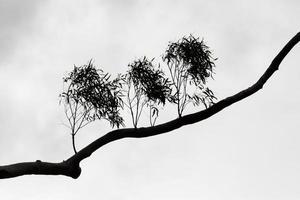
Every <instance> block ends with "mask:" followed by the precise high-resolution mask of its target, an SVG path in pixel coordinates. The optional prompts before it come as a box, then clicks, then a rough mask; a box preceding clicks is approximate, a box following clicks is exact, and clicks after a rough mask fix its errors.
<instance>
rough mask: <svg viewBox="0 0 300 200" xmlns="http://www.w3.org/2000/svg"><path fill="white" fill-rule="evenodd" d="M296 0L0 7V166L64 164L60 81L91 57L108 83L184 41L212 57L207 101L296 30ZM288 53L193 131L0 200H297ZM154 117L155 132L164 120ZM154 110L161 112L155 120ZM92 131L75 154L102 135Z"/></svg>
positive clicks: (5, 185) (118, 151)
mask: <svg viewBox="0 0 300 200" xmlns="http://www.w3.org/2000/svg"><path fill="white" fill-rule="evenodd" d="M299 19H300V1H298V0H289V1H284V0H273V1H271V0H266V1H259V0H251V1H243V0H239V1H237V0H236V1H234V0H231V1H217V0H210V1H202V0H187V1H179V0H160V1H158V0H152V1H150V0H149V1H146V0H144V1H142V0H141V1H139V0H127V1H121V0H114V1H109V0H85V1H83V0H82V1H80V0H78V1H71V0H70V1H67V0H66V1H58V0H45V1H37V0H27V1H21V0H19V1H17V0H0V30H1V31H0V58H1V59H0V99H1V104H0V120H1V134H0V151H1V152H2V153H1V154H0V164H10V163H12V162H21V161H34V160H36V159H40V160H45V161H61V160H62V159H66V158H68V157H69V156H70V155H71V154H72V148H71V144H70V142H71V141H70V136H69V135H68V130H66V129H65V128H64V126H62V125H61V122H62V121H63V120H64V118H63V110H62V108H61V107H60V106H59V105H58V94H59V92H60V91H61V89H62V79H61V78H62V77H63V76H64V75H65V74H66V72H67V71H70V70H71V69H72V66H73V64H76V65H81V64H85V63H86V62H87V61H88V60H89V59H91V58H93V59H94V60H95V64H96V65H97V66H100V67H101V68H103V69H104V70H105V71H107V72H110V73H113V74H116V73H121V72H124V71H125V70H126V67H127V64H128V63H129V62H131V61H132V60H133V59H135V58H139V57H141V56H144V55H146V56H148V57H157V58H158V59H157V61H159V57H160V56H161V55H162V54H163V52H164V50H165V49H166V46H167V44H168V42H169V41H174V40H177V39H179V38H180V37H182V36H184V35H188V34H190V33H192V34H194V35H195V36H199V37H200V38H202V37H203V38H204V39H205V41H206V42H207V44H208V45H209V46H210V47H211V49H212V50H213V53H214V56H215V57H218V58H219V59H218V60H217V62H216V65H217V68H216V75H215V81H210V85H211V87H212V88H213V89H214V91H215V93H216V95H217V96H218V97H219V99H222V98H224V97H226V96H229V95H232V94H234V93H235V92H238V91H239V90H241V89H244V88H246V87H248V86H249V85H250V84H252V83H254V82H255V81H256V80H257V79H258V77H259V76H260V75H261V74H262V73H263V72H264V70H265V69H266V68H267V66H268V65H269V63H270V62H271V60H272V59H273V57H274V56H275V55H276V54H277V52H278V51H279V50H280V49H281V48H282V47H283V45H284V44H285V43H286V42H287V41H288V40H289V39H290V38H291V37H292V36H293V35H295V34H296V33H297V32H298V31H299V25H300V24H299ZM299 55H300V48H299V46H297V47H295V48H294V49H293V51H292V52H291V53H290V54H289V55H288V56H287V57H286V59H285V60H284V62H283V63H282V65H281V67H280V70H279V71H277V72H276V74H275V75H274V76H273V77H272V78H271V80H270V81H269V82H268V83H267V84H266V86H265V87H264V89H263V90H262V91H260V92H259V93H257V94H255V95H253V96H251V97H250V98H248V99H246V100H244V101H242V102H240V103H238V104H236V105H233V106H231V107H230V108H227V109H226V110H224V111H222V112H221V113H219V114H217V115H216V116H213V117H212V118H210V119H208V120H206V121H203V122H201V123H198V124H195V125H191V126H188V127H184V128H181V129H179V130H176V131H173V132H172V133H168V134H165V135H162V136H157V137H152V138H146V139H141V140H136V139H125V140H122V141H117V142H114V143H111V144H109V145H107V146H105V147H103V148H101V149H100V150H98V151H97V152H96V153H95V154H93V155H92V157H91V158H88V159H87V160H85V161H84V162H83V163H82V169H83V172H82V175H81V177H80V178H79V179H78V180H72V179H70V178H67V177H60V176H57V177H55V176H53V177H47V176H25V177H19V178H15V179H11V180H2V181H0V195H1V197H2V198H3V199H8V200H10V199H12V200H13V199H20V198H23V199H24V198H25V199H31V200H34V199H72V200H77V199H83V198H87V197H88V199H99V198H101V199H112V200H113V199H128V200H133V199H137V200H139V199H143V200H147V199H155V200H160V199H162V200H166V199H172V200H175V199H180V200H181V199H185V200H194V199H207V200H215V199H216V200H219V199H228V200H229V199H230V200H234V199H237V200H241V199H247V200H248V199H249V200H250V199H255V200H259V199H264V200H266V199H272V200H277V199H291V200H292V199H299V198H300V192H299V188H300V159H299V153H300V145H299V144H300V135H299V134H298V133H299V131H298V130H299V127H298V126H297V125H298V123H299V116H300V106H299V99H300V86H299V85H300V83H299V77H300V68H299V65H300V59H299ZM172 111H173V110H172V109H171V110H165V114H162V117H161V118H160V119H159V120H160V122H164V121H167V120H169V119H172V118H174V117H176V114H175V111H174V115H173V116H171V115H170V113H171V112H172ZM162 112H163V111H162ZM109 130H110V129H109V127H108V125H107V124H106V123H96V124H94V125H92V126H90V127H88V128H86V129H85V130H83V131H82V132H80V133H79V134H80V135H78V139H77V141H78V146H79V148H81V147H84V146H85V145H86V144H88V143H89V142H91V141H93V140H94V139H96V138H98V137H99V136H101V135H103V134H104V133H106V132H107V131H109Z"/></svg>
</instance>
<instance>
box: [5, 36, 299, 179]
mask: <svg viewBox="0 0 300 200" xmlns="http://www.w3.org/2000/svg"><path fill="white" fill-rule="evenodd" d="M299 41H300V33H298V34H297V35H295V36H294V37H293V38H292V39H291V40H290V41H289V42H288V43H287V44H286V45H285V46H284V47H283V49H282V50H281V51H280V52H279V54H278V55H277V56H276V57H275V58H274V60H273V61H272V63H271V65H270V66H269V67H268V69H267V70H266V71H265V73H264V74H263V75H262V76H261V77H260V79H259V80H258V81H257V82H256V83H255V84H253V85H252V86H251V87H249V88H247V89H245V90H242V91H241V92H239V93H237V94H235V95H233V96H230V97H227V98H225V99H223V100H221V101H219V102H218V103H216V104H214V105H213V106H211V107H209V108H207V109H206V110H203V111H200V112H197V113H193V114H189V115H186V116H183V117H180V118H178V119H175V120H172V121H169V122H167V123H164V124H160V125H157V126H151V127H146V128H125V129H118V130H114V131H111V132H109V133H107V134H105V135H104V136H102V137H100V138H99V139H97V140H95V141H94V142H92V143H91V144H89V145H88V146H86V147H85V148H83V149H82V150H80V151H79V152H78V153H77V154H75V155H73V156H72V157H70V158H69V159H68V160H67V161H65V162H62V163H45V162H28V163H18V164H13V165H6V166H1V167H0V178H12V177H16V176H21V175H29V174H37V175H41V174H43V175H65V176H70V177H72V178H77V177H78V176H79V175H80V168H79V163H80V162H81V161H82V160H83V159H85V158H87V157H89V156H90V155H91V154H92V153H93V152H95V151H96V150H97V149H99V148H100V147H102V146H103V145H105V144H108V143H109V142H112V141H115V140H118V139H122V138H143V137H149V136H154V135H159V134H163V133H167V132H170V131H173V130H175V129H178V128H180V127H181V126H184V125H188V124H193V123H197V122H200V121H202V120H205V119H207V118H209V117H211V116H212V115H214V114H216V113H218V112H219V111H221V110H223V109H224V108H226V107H228V106H230V105H232V104H233V103H236V102H238V101H240V100H242V99H244V98H247V97H248V96H250V95H252V94H254V93H256V92H257V91H258V90H260V89H262V87H263V85H264V84H265V83H266V82H267V80H268V79H269V78H270V77H271V76H272V75H273V73H274V72H275V71H276V70H278V67H279V65H280V63H281V62H282V60H283V59H284V57H285V56H286V55H287V54H288V53H289V52H290V50H291V49H292V48H293V47H294V46H295V45H296V44H297V43H298V42H299Z"/></svg>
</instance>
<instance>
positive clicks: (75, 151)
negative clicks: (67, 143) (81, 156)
mask: <svg viewBox="0 0 300 200" xmlns="http://www.w3.org/2000/svg"><path fill="white" fill-rule="evenodd" d="M72 146H73V150H74V153H75V154H77V150H76V146H75V134H74V133H72Z"/></svg>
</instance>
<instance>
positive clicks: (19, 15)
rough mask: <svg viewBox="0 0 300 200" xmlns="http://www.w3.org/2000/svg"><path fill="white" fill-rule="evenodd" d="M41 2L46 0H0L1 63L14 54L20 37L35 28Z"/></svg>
mask: <svg viewBox="0 0 300 200" xmlns="http://www.w3.org/2000/svg"><path fill="white" fill-rule="evenodd" d="M41 2H44V1H38V0H27V1H18V0H0V29H1V31H0V57H1V60H0V63H3V62H4V61H5V60H6V59H8V58H9V57H10V56H11V55H12V53H13V52H14V50H15V48H16V47H17V45H18V41H19V39H20V38H22V37H23V36H24V35H26V34H30V32H31V31H32V30H33V28H34V26H33V24H34V19H35V16H36V14H37V12H38V7H39V5H40V4H41Z"/></svg>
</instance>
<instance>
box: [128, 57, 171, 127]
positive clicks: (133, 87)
mask: <svg viewBox="0 0 300 200" xmlns="http://www.w3.org/2000/svg"><path fill="white" fill-rule="evenodd" d="M152 62H153V59H152V60H149V59H147V58H146V57H143V58H142V59H137V60H135V61H133V62H132V63H130V64H129V65H128V67H129V70H128V71H127V74H126V75H125V83H126V86H127V90H126V93H127V104H126V105H127V107H128V108H129V110H130V113H131V117H132V122H133V126H134V127H135V128H136V127H137V124H138V121H139V118H140V115H141V113H142V111H143V108H144V106H145V105H146V106H147V107H149V109H150V115H149V117H150V124H151V125H154V124H155V121H156V118H157V116H158V108H157V105H159V104H163V105H164V104H165V103H166V99H167V98H168V95H169V93H170V87H169V82H168V79H166V78H165V77H164V73H163V72H162V71H161V70H160V69H155V68H154V66H153V63H152Z"/></svg>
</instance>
